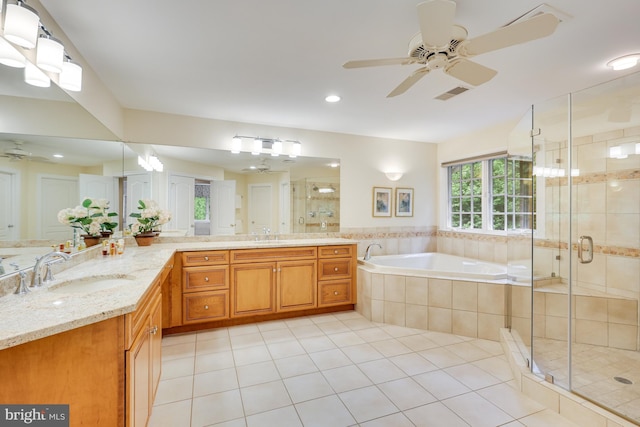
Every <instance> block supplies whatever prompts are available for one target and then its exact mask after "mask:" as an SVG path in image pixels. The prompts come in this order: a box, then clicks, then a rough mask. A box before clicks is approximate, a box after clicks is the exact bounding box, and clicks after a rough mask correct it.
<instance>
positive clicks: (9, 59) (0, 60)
mask: <svg viewBox="0 0 640 427" xmlns="http://www.w3.org/2000/svg"><path fill="white" fill-rule="evenodd" d="M26 63H27V59H26V58H25V57H24V55H22V54H21V53H20V52H18V49H16V48H15V47H13V46H12V45H11V43H9V42H8V41H6V40H5V39H4V38H2V37H0V64H3V65H6V66H8V67H14V68H24V66H25V65H26Z"/></svg>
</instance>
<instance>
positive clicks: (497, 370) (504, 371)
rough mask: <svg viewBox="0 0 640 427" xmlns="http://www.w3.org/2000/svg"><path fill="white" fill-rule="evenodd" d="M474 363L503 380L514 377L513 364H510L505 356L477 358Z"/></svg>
mask: <svg viewBox="0 0 640 427" xmlns="http://www.w3.org/2000/svg"><path fill="white" fill-rule="evenodd" d="M472 365H474V366H477V367H478V368H480V369H482V370H483V371H485V372H488V373H490V374H491V375H493V376H494V377H496V378H498V379H500V380H501V381H510V380H511V379H513V373H512V372H511V366H509V362H507V361H506V359H505V358H504V357H501V356H500V357H499V356H494V357H491V358H489V359H482V360H477V361H475V362H473V363H472Z"/></svg>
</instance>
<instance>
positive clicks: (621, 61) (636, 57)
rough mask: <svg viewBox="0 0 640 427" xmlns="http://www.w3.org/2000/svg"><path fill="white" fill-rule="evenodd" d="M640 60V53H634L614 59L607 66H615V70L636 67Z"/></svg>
mask: <svg viewBox="0 0 640 427" xmlns="http://www.w3.org/2000/svg"><path fill="white" fill-rule="evenodd" d="M638 61H640V53H633V54H630V55H624V56H621V57H619V58H616V59H612V60H611V61H609V62H607V66H608V67H611V68H613V69H614V70H615V71H620V70H626V69H629V68H632V67H635V66H636V65H638Z"/></svg>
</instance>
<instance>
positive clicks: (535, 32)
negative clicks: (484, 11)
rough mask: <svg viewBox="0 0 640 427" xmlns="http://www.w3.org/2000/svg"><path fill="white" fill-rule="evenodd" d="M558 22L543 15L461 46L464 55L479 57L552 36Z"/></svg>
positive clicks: (552, 17) (549, 16) (546, 14)
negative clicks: (486, 53) (482, 54)
mask: <svg viewBox="0 0 640 427" xmlns="http://www.w3.org/2000/svg"><path fill="white" fill-rule="evenodd" d="M559 22H560V21H559V20H558V18H556V17H555V16H554V15H552V14H551V13H543V14H542V15H538V16H534V17H533V18H530V19H527V20H526V21H522V22H518V23H517V24H512V25H508V26H506V27H502V28H500V29H498V30H496V31H492V32H490V33H487V34H484V35H482V36H479V37H475V38H473V39H471V40H469V41H467V42H465V43H464V44H463V46H462V50H463V53H464V54H465V55H469V56H471V55H480V54H481V53H485V52H491V51H494V50H498V49H503V48H505V47H509V46H513V45H516V44H520V43H526V42H528V41H531V40H536V39H540V38H542V37H546V36H548V35H551V34H553V32H554V31H555V30H556V27H557V26H558V23H559Z"/></svg>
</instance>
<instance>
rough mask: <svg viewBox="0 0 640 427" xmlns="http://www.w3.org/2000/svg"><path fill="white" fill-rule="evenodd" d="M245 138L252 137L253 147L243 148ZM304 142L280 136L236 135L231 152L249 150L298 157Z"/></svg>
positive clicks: (274, 155)
mask: <svg viewBox="0 0 640 427" xmlns="http://www.w3.org/2000/svg"><path fill="white" fill-rule="evenodd" d="M244 139H251V140H252V141H251V148H250V149H243V147H242V145H243V144H242V142H243V140H244ZM301 147H302V144H300V141H293V140H290V139H280V138H262V137H259V136H245V135H236V136H234V137H233V138H232V139H231V150H229V151H231V153H233V154H239V153H241V152H243V151H249V152H250V153H251V154H253V155H254V156H259V155H260V154H271V155H272V156H273V157H277V156H280V155H288V156H289V157H296V156H298V155H300V152H301Z"/></svg>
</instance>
